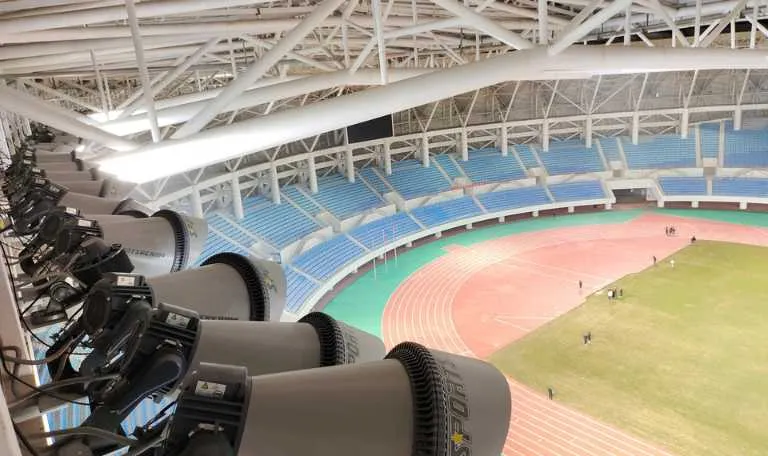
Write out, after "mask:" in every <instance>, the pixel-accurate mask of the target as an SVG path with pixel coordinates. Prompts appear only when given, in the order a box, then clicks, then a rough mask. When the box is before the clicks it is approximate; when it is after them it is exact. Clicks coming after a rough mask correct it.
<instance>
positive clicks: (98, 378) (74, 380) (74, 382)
mask: <svg viewBox="0 0 768 456" xmlns="http://www.w3.org/2000/svg"><path fill="white" fill-rule="evenodd" d="M117 377H120V374H109V375H101V376H88V377H75V378H68V379H66V380H61V381H58V382H55V383H47V384H45V385H42V386H40V387H38V389H39V391H33V392H31V393H29V394H27V395H26V396H23V397H21V398H18V399H16V400H15V401H13V402H9V403H8V408H9V409H11V410H13V409H15V408H18V407H19V406H21V405H23V404H24V403H25V402H27V401H29V400H30V399H34V398H36V397H37V396H40V395H42V394H45V393H47V392H49V391H51V390H56V389H59V388H64V387H66V386H71V385H77V384H79V383H91V382H101V381H104V380H112V379H114V378H117ZM163 411H165V409H163Z"/></svg>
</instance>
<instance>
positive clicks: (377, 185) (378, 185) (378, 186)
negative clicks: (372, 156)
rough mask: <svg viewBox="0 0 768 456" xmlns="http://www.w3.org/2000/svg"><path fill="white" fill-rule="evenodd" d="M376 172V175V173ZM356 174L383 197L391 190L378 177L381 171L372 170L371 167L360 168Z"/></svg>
mask: <svg viewBox="0 0 768 456" xmlns="http://www.w3.org/2000/svg"><path fill="white" fill-rule="evenodd" d="M377 171H378V173H377ZM358 173H359V174H360V175H361V176H362V177H363V179H365V181H366V182H368V183H369V184H370V185H371V186H372V187H373V188H374V189H375V190H376V191H377V192H379V194H381V195H385V194H387V193H389V192H391V191H392V188H391V187H390V186H389V185H387V183H386V182H384V180H382V178H381V177H380V176H381V174H383V173H381V171H379V170H374V169H373V168H371V167H367V168H362V169H360V170H359V171H358Z"/></svg>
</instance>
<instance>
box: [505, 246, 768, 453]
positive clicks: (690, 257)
mask: <svg viewBox="0 0 768 456" xmlns="http://www.w3.org/2000/svg"><path fill="white" fill-rule="evenodd" d="M671 258H674V259H675V263H676V264H675V267H674V268H672V267H671V265H670V263H669V262H668V261H664V262H663V263H659V264H658V265H657V266H654V267H652V268H649V269H647V270H645V271H643V272H641V273H638V274H633V275H630V276H627V277H625V278H623V279H621V280H620V281H619V282H617V283H616V284H615V286H616V287H618V288H623V290H624V298H623V299H622V300H620V301H618V302H615V303H609V302H608V298H607V296H606V295H605V294H596V295H593V296H591V297H590V298H589V299H588V300H587V302H586V303H585V304H584V305H583V306H581V307H578V308H576V309H574V310H573V311H571V312H569V313H568V314H566V315H564V316H562V317H560V318H558V319H557V320H555V321H553V322H551V323H549V324H547V325H545V326H544V327H543V328H541V329H539V330H538V331H535V332H533V333H531V334H529V335H528V336H526V337H525V338H523V339H521V340H520V341H517V342H515V343H513V344H512V345H511V346H509V347H506V348H504V349H502V350H500V351H499V352H497V353H496V354H494V355H493V356H492V358H491V360H492V362H494V363H495V364H496V365H497V366H498V367H499V368H501V369H502V370H504V371H505V372H507V373H509V374H510V375H511V376H512V377H514V378H516V379H518V380H519V381H521V382H523V383H525V384H528V385H530V386H532V387H533V388H535V389H537V390H540V391H542V392H543V391H545V390H546V388H547V386H552V387H553V388H554V389H555V391H556V400H557V401H561V402H563V403H566V404H569V405H571V406H573V407H574V408H577V409H580V410H582V411H584V412H586V413H587V414H589V415H591V416H594V417H596V418H598V419H601V420H603V421H605V422H607V423H611V424H614V425H616V426H618V427H620V428H623V429H625V430H627V431H629V432H631V433H634V434H635V435H638V436H640V437H643V438H645V439H647V440H648V441H653V442H656V443H658V444H660V445H662V446H664V447H666V448H668V449H669V450H671V451H673V452H675V453H677V454H680V455H697V456H699V455H701V456H707V455H712V456H715V455H716V456H722V455H743V456H749V455H755V456H757V455H761V456H762V455H766V454H768V431H767V430H768V311H767V310H768V249H767V248H763V247H754V246H746V245H741V244H729V243H719V242H701V241H700V242H699V243H698V244H696V245H694V246H690V247H688V248H686V249H684V250H682V251H680V252H678V253H677V254H676V255H674V256H673V257H671ZM585 331H591V332H592V335H593V342H592V344H591V345H587V346H585V345H583V343H582V340H581V335H582V334H583V333H584V332H585Z"/></svg>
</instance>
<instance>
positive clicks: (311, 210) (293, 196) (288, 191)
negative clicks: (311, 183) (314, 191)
mask: <svg viewBox="0 0 768 456" xmlns="http://www.w3.org/2000/svg"><path fill="white" fill-rule="evenodd" d="M302 190H305V191H306V192H307V193H309V189H302ZM282 192H283V194H284V195H285V196H287V197H288V199H290V200H291V201H293V202H294V203H295V204H296V205H297V206H299V207H300V208H302V209H304V210H305V211H307V213H308V214H311V215H317V214H319V213H320V212H322V211H323V208H321V207H320V206H318V205H317V204H315V202H314V201H312V200H311V199H310V198H308V197H307V196H306V195H305V194H304V193H302V192H301V191H300V190H299V187H298V186H296V185H290V186H288V187H283V189H282Z"/></svg>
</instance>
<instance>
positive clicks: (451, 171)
mask: <svg viewBox="0 0 768 456" xmlns="http://www.w3.org/2000/svg"><path fill="white" fill-rule="evenodd" d="M432 160H434V161H436V162H437V164H438V165H440V167H441V168H443V171H445V174H447V175H448V177H450V178H451V180H453V179H456V178H457V177H462V174H461V170H460V169H459V167H458V166H457V164H456V161H455V159H454V158H453V157H451V156H450V155H448V154H441V155H436V156H435V157H433V158H432Z"/></svg>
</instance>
